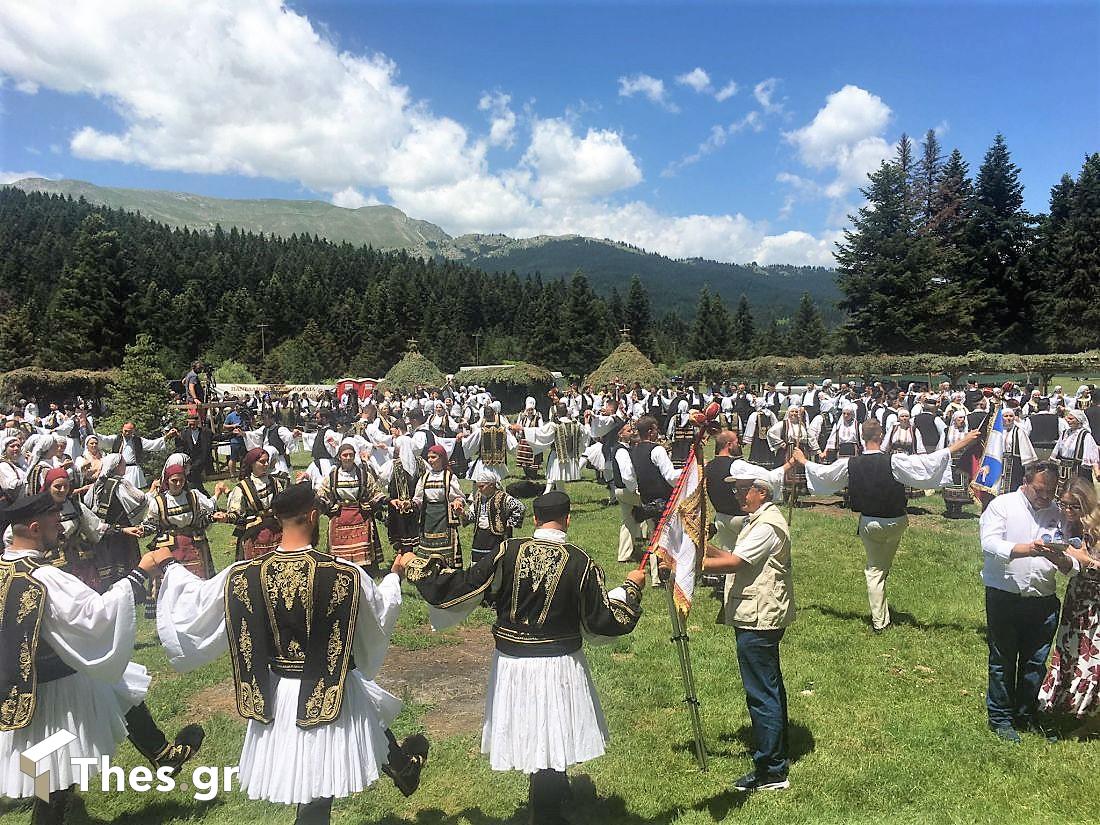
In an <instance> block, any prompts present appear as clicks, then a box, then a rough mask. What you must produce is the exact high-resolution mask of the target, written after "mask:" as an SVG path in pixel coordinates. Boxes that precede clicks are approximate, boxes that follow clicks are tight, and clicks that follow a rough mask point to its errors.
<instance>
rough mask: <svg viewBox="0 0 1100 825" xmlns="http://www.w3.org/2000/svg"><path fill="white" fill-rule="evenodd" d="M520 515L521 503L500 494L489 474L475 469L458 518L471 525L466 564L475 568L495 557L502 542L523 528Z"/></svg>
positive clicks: (502, 493) (485, 470)
mask: <svg viewBox="0 0 1100 825" xmlns="http://www.w3.org/2000/svg"><path fill="white" fill-rule="evenodd" d="M524 512H525V508H524V506H523V502H522V501H520V500H519V499H517V498H515V497H514V496H510V495H508V493H506V492H505V491H504V489H503V488H502V487H501V486H500V480H499V479H498V478H497V476H496V474H495V473H493V472H492V470H490V469H489V468H487V467H480V468H478V469H477V470H476V471H475V472H474V491H473V492H472V493H471V494H470V496H469V498H468V499H467V501H466V510H465V512H463V514H462V520H463V522H464V523H466V524H473V525H474V536H473V539H472V540H471V541H470V563H471V564H477V563H478V562H479V561H481V560H482V559H483V558H484V557H485V556H487V555H489V554H491V553H495V552H496V550H497V547H499V546H500V543H501V542H502V541H505V540H506V539H510V538H511V537H512V531H513V530H515V529H517V528H519V527H521V526H522V525H523V515H524Z"/></svg>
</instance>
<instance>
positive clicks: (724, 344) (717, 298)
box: [707, 294, 736, 359]
mask: <svg viewBox="0 0 1100 825" xmlns="http://www.w3.org/2000/svg"><path fill="white" fill-rule="evenodd" d="M710 327H711V329H710V347H711V349H710V353H711V354H710V355H709V356H707V357H708V358H722V359H729V358H732V357H733V353H734V352H735V351H736V347H735V346H734V340H733V319H732V318H731V317H730V312H729V309H728V308H727V307H726V302H725V301H723V300H722V296H721V295H717V294H716V295H713V296H712V297H711V299H710Z"/></svg>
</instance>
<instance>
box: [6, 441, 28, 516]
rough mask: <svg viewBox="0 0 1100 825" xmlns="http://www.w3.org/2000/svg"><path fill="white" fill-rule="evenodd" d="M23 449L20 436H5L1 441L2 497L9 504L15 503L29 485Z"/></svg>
mask: <svg viewBox="0 0 1100 825" xmlns="http://www.w3.org/2000/svg"><path fill="white" fill-rule="evenodd" d="M22 447H23V442H22V441H21V439H20V437H19V436H18V435H5V436H4V437H3V438H2V439H0V495H2V496H3V499H4V500H5V501H7V502H12V501H15V499H16V498H18V497H19V494H20V493H21V492H23V489H24V487H25V486H26V483H27V466H26V463H25V462H24V461H23V450H22Z"/></svg>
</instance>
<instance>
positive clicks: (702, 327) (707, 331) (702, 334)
mask: <svg viewBox="0 0 1100 825" xmlns="http://www.w3.org/2000/svg"><path fill="white" fill-rule="evenodd" d="M713 331H714V325H713V323H712V322H711V298H710V289H708V288H707V287H703V288H702V289H701V290H700V291H699V303H698V304H696V307H695V321H694V323H693V324H692V327H691V341H690V342H689V344H688V352H689V353H690V354H691V357H692V358H693V359H696V360H702V359H705V358H716V357H717V356H716V355H715V354H714V350H715V346H714V338H713Z"/></svg>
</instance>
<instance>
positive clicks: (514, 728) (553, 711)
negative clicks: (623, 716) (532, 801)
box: [481, 650, 608, 773]
mask: <svg viewBox="0 0 1100 825" xmlns="http://www.w3.org/2000/svg"><path fill="white" fill-rule="evenodd" d="M607 740H608V733H607V721H606V720H605V719H604V715H603V710H602V709H601V708H600V700H599V697H597V696H596V686H595V685H594V684H593V683H592V676H591V675H590V674H589V672H588V661H587V660H586V659H585V657H584V652H583V651H580V650H578V651H577V652H575V653H571V654H569V655H567V656H538V657H535V656H532V657H523V658H521V657H516V656H508V655H505V654H503V653H500V652H499V651H498V652H496V653H494V654H493V664H492V668H491V669H490V671H489V689H488V699H487V700H486V707H485V726H484V728H483V729H482V733H481V752H482V753H484V754H487V755H488V756H489V765H490V766H491V767H492V769H493V770H494V771H523V772H524V773H535V772H536V771H540V770H544V769H551V770H555V771H564V770H565V769H566V768H568V767H569V766H570V765H576V764H578V763H580V762H586V761H588V760H589V759H595V758H597V757H599V756H603V754H604V748H605V746H606V744H607Z"/></svg>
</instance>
